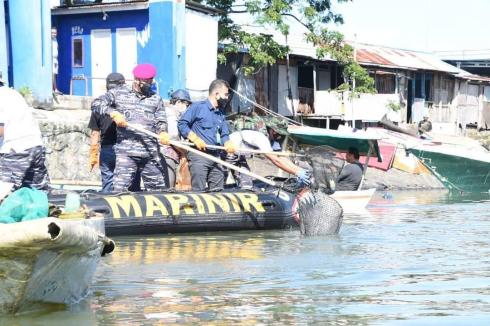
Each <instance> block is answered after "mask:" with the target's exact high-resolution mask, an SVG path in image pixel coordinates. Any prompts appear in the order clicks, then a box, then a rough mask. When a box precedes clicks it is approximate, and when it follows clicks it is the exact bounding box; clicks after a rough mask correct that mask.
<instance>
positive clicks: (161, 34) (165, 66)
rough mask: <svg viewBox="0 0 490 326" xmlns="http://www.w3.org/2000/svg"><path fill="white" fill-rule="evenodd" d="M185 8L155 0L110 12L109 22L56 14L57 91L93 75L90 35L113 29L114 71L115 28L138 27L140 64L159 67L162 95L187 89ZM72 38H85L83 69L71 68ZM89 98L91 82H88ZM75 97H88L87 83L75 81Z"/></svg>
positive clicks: (92, 16)
mask: <svg viewBox="0 0 490 326" xmlns="http://www.w3.org/2000/svg"><path fill="white" fill-rule="evenodd" d="M184 6H185V5H184V4H183V3H174V1H172V0H153V1H151V2H150V3H149V8H148V9H138V10H131V11H110V12H108V16H106V20H103V19H102V18H103V14H102V13H101V12H98V13H83V14H66V15H53V18H52V20H53V26H54V27H56V28H57V31H58V37H57V40H58V62H59V74H58V80H57V84H58V89H59V90H61V91H62V92H63V93H65V94H69V92H70V80H71V79H72V77H75V76H80V75H84V76H87V77H90V76H93V75H94V74H93V72H92V71H91V70H92V60H91V50H92V48H91V46H92V45H91V32H92V30H96V29H110V30H111V42H112V68H113V71H116V67H117V54H116V49H117V48H116V29H118V28H135V29H136V32H137V62H138V63H152V64H153V65H155V66H156V67H157V76H156V78H155V79H156V81H157V83H158V89H159V93H160V95H161V96H162V97H164V98H168V97H169V94H170V93H171V91H172V90H175V89H177V88H182V87H185V46H184V42H183V37H182V36H181V35H183V29H184V28H185V24H184V23H183V22H184V18H185V16H184V15H185V10H184V8H185V7H184ZM72 37H80V38H82V39H83V47H84V62H83V67H73V66H72ZM87 93H88V95H91V94H92V83H91V82H90V79H89V83H88V92H87ZM73 95H85V82H84V81H83V80H74V81H73Z"/></svg>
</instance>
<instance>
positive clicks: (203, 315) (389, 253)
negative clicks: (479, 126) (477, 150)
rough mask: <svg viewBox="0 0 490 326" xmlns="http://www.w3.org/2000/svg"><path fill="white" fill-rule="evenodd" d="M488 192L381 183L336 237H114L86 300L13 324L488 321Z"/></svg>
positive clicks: (275, 234) (267, 234) (233, 234)
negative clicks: (389, 187) (386, 189)
mask: <svg viewBox="0 0 490 326" xmlns="http://www.w3.org/2000/svg"><path fill="white" fill-rule="evenodd" d="M488 200H489V198H488V196H486V197H485V195H481V196H459V197H458V196H454V195H452V194H448V193H446V192H440V191H437V192H393V193H391V196H383V193H378V194H376V197H375V198H374V199H373V201H372V202H371V203H370V205H369V206H368V208H367V210H366V211H365V212H359V214H352V215H349V216H346V217H345V219H344V221H345V223H344V225H343V226H342V229H341V232H340V234H339V235H338V236H331V237H311V238H304V237H301V235H300V234H299V231H298V230H285V231H264V232H230V233H226V232H222V233H209V234H188V235H178V236H177V235H164V236H159V237H145V238H139V237H121V238H116V239H115V240H116V242H117V244H118V250H117V251H116V252H115V253H114V254H113V255H111V256H109V257H107V259H104V260H103V262H102V264H101V265H100V266H99V268H98V270H97V281H96V283H95V285H94V288H93V294H92V296H91V297H90V298H89V299H88V300H86V301H85V302H84V303H83V304H82V305H79V306H76V307H74V308H71V309H68V310H67V309H60V308H59V307H57V308H50V309H47V310H45V311H44V312H42V313H37V314H32V316H28V315H27V316H20V317H16V318H14V319H7V322H6V324H9V325H10V324H13V323H14V322H15V323H17V324H19V325H29V324H31V323H29V321H33V320H38V319H39V320H41V321H47V320H50V324H53V323H54V324H55V325H56V323H58V324H63V325H65V324H66V323H63V321H66V320H72V318H74V319H73V320H76V321H77V323H76V324H77V325H93V324H110V325H126V324H132V325H140V324H143V325H147V324H151V325H153V324H165V325H177V324H179V325H182V324H185V325H195V324H200V325H201V324H203V325H208V324H209V325H217V324H218V325H219V324H222V325H229V324H237V325H257V324H282V325H298V324H300V325H302V324H333V325H367V324H399V323H403V322H404V321H405V322H406V323H407V324H413V323H415V324H421V325H425V324H430V323H433V322H434V321H435V320H437V321H438V323H439V324H444V325H446V324H455V325H456V324H459V323H460V322H461V321H462V320H464V321H465V322H464V323H463V324H486V322H487V321H488V316H490V288H489V287H488V286H487V284H489V283H490V272H489V271H490V258H489V257H490V243H489V241H488V234H489V231H490V210H489V208H490V206H489V203H488ZM4 320H5V319H4ZM2 322H3V320H2V319H0V324H2Z"/></svg>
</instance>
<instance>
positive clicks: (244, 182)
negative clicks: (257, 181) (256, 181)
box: [223, 154, 253, 189]
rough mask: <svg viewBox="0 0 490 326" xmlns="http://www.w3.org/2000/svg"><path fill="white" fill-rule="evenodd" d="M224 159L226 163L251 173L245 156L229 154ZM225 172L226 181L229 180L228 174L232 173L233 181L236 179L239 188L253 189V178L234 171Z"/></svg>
mask: <svg viewBox="0 0 490 326" xmlns="http://www.w3.org/2000/svg"><path fill="white" fill-rule="evenodd" d="M223 159H224V160H225V161H226V162H228V163H230V164H233V165H235V166H236V167H239V168H244V169H245V170H248V171H250V167H249V166H248V163H247V158H246V157H245V156H244V155H236V154H228V155H226V156H225V157H224V158H223ZM225 171H226V172H225V180H226V179H227V178H228V174H229V173H231V175H232V176H233V179H235V182H236V184H237V186H238V187H239V188H242V189H252V188H253V180H252V177H250V176H248V175H246V174H243V173H240V172H238V171H235V170H232V169H226V170H225Z"/></svg>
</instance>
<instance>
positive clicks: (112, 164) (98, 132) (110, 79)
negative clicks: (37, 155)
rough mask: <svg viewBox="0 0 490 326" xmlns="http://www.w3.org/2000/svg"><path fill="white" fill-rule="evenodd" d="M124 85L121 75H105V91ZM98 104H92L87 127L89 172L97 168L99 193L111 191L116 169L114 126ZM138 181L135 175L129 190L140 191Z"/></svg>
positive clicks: (139, 179)
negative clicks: (99, 181) (88, 135)
mask: <svg viewBox="0 0 490 326" xmlns="http://www.w3.org/2000/svg"><path fill="white" fill-rule="evenodd" d="M124 85H125V79H124V76H123V75H122V74H120V73H117V72H113V73H110V74H109V75H107V78H106V90H107V91H108V90H110V89H113V88H118V87H123V86H124ZM102 96H104V95H102ZM100 103H101V101H98V99H96V100H94V102H93V103H92V108H91V109H92V113H91V115H90V120H89V123H88V127H89V128H90V129H91V130H92V132H91V133H90V151H89V166H90V171H92V170H93V168H94V167H97V166H99V168H100V177H101V180H102V190H101V191H102V192H111V191H112V190H113V178H114V169H115V168H116V152H115V151H114V147H115V144H116V139H117V133H116V124H115V123H114V121H113V120H112V119H111V117H110V116H109V115H107V114H101V108H100V107H99V106H100ZM140 181H141V177H140V176H139V174H137V176H136V177H135V179H134V182H133V184H132V185H131V187H130V188H129V190H130V191H140V190H141V189H140Z"/></svg>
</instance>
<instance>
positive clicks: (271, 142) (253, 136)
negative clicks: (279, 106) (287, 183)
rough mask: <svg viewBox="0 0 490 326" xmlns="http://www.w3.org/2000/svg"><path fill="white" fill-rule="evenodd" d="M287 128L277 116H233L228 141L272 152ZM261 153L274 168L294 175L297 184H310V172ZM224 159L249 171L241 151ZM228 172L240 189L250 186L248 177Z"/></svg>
mask: <svg viewBox="0 0 490 326" xmlns="http://www.w3.org/2000/svg"><path fill="white" fill-rule="evenodd" d="M287 127H288V125H287V123H286V122H284V121H283V120H280V119H278V118H274V117H261V116H259V115H257V114H255V113H252V114H251V115H248V116H245V115H243V116H240V117H238V118H236V119H235V121H234V123H233V129H234V130H235V132H233V133H232V134H231V135H230V140H231V141H232V142H233V143H234V144H235V146H236V147H237V148H238V149H240V148H249V149H256V150H260V151H263V152H272V151H273V150H280V149H281V148H280V145H279V142H278V140H279V139H280V137H282V136H285V135H287ZM276 143H277V144H278V145H279V148H278V149H276V148H274V147H275V144H276ZM265 156H266V157H267V158H268V159H269V160H270V161H271V162H272V163H273V164H274V165H275V166H277V167H278V168H280V169H282V170H284V171H285V172H287V173H290V174H293V175H295V176H296V178H297V180H298V182H299V183H300V184H303V185H306V186H308V185H310V184H311V180H310V178H311V176H310V172H309V171H307V170H305V169H303V168H301V167H299V166H297V165H296V164H294V163H293V162H292V161H291V160H289V159H288V158H285V157H281V156H277V155H273V154H266V155H265ZM226 160H227V161H228V162H230V163H233V164H235V165H237V166H239V167H243V168H245V169H247V170H250V168H249V166H248V163H247V157H246V155H245V154H240V153H238V155H227V157H226ZM231 173H232V175H233V177H234V178H235V180H236V181H237V183H238V186H239V187H240V188H245V189H247V188H248V189H250V188H252V186H253V183H252V178H251V177H249V176H247V175H244V174H241V173H239V172H236V171H231Z"/></svg>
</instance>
